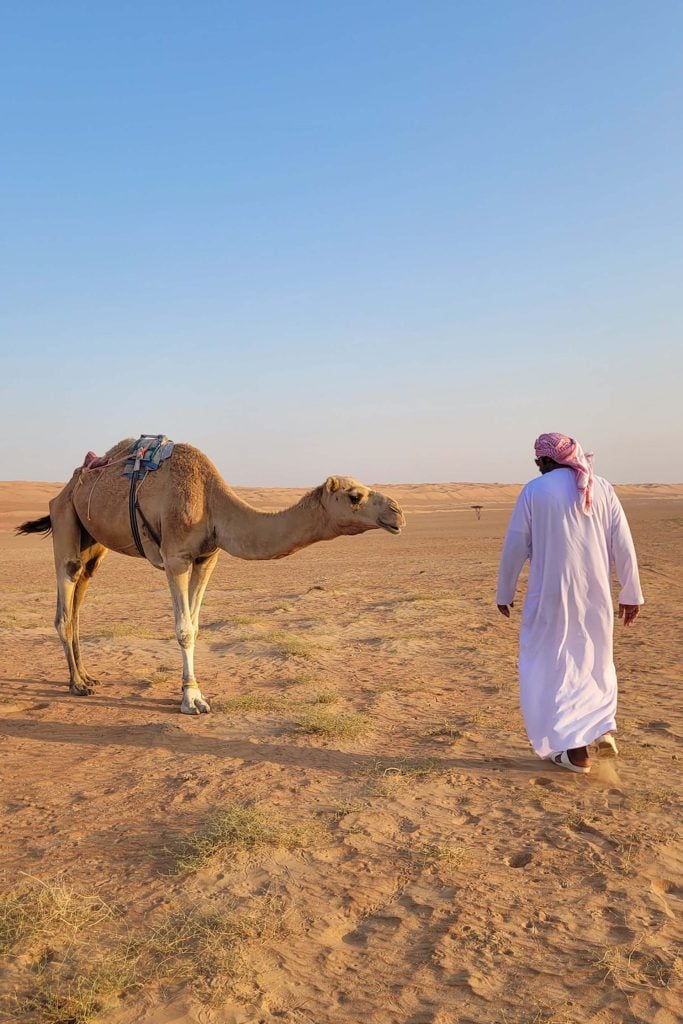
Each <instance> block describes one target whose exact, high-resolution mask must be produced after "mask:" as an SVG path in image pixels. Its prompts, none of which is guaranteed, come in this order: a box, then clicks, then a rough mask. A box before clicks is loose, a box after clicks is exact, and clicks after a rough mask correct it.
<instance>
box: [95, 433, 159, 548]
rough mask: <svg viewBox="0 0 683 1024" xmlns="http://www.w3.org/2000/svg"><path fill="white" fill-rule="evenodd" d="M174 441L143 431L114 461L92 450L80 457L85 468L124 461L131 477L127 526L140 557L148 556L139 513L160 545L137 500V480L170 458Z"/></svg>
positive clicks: (127, 472)
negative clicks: (125, 452)
mask: <svg viewBox="0 0 683 1024" xmlns="http://www.w3.org/2000/svg"><path fill="white" fill-rule="evenodd" d="M173 447H174V442H173V441H169V439H168V438H167V437H166V436H165V435H164V434H143V435H142V437H139V438H138V439H137V441H135V442H134V443H133V444H132V445H131V447H130V448H129V449H128V455H126V457H125V460H123V459H115V460H114V461H113V462H112V460H111V459H108V458H106V456H104V457H100V456H98V455H97V454H96V453H95V452H88V454H87V455H86V457H85V459H84V460H83V468H84V469H104V468H105V467H106V466H111V465H113V464H114V463H116V462H122V461H124V462H125V465H124V468H123V475H124V476H127V477H129V478H130V490H129V492H128V514H129V517H130V528H131V532H132V534H133V540H134V541H135V547H136V548H137V549H138V552H139V553H140V554H141V555H142V557H143V558H147V555H146V554H145V549H144V547H143V546H142V538H141V536H140V528H139V526H138V516H140V518H141V519H142V523H143V525H144V527H145V529H146V530H147V532H148V533H149V535H150V537H151V538H152V540H153V541H154V543H155V544H156V545H157V547H159V545H160V544H161V539H160V538H159V537H157V535H156V533H155V532H154V530H153V529H152V527H151V526H150V524H149V523H148V522H147V520H146V519H145V516H144V515H143V512H142V509H141V508H140V505H139V504H138V484H140V483H142V481H143V480H144V479H145V477H146V476H147V473H149V472H151V471H153V470H155V469H158V468H159V466H160V465H161V463H162V462H165V461H166V459H168V458H170V457H171V455H172V454H173Z"/></svg>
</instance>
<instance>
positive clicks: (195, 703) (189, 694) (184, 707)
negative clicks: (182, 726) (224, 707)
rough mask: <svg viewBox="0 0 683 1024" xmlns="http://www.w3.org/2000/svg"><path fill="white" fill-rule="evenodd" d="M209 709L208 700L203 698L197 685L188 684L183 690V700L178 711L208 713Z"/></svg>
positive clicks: (187, 713) (191, 713)
mask: <svg viewBox="0 0 683 1024" xmlns="http://www.w3.org/2000/svg"><path fill="white" fill-rule="evenodd" d="M210 711H211V708H210V706H209V702H208V701H206V700H204V698H203V696H202V691H201V690H200V689H199V687H198V686H188V687H186V688H185V689H184V690H183V702H182V704H181V705H180V712H181V714H183V715H208V714H209V712H210Z"/></svg>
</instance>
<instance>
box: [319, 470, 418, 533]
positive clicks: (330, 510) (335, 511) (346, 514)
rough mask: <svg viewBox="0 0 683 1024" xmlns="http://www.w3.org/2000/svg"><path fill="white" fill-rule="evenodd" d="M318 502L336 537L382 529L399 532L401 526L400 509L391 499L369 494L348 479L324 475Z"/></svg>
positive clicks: (366, 488) (361, 486) (372, 492)
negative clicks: (333, 528) (319, 501)
mask: <svg viewBox="0 0 683 1024" xmlns="http://www.w3.org/2000/svg"><path fill="white" fill-rule="evenodd" d="M321 491H322V493H321V501H322V504H323V506H324V508H325V510H326V512H327V514H328V516H329V519H330V521H331V523H332V524H333V525H334V527H335V531H336V533H338V534H344V535H350V534H354V533H365V531H366V530H386V531H387V532H388V533H400V532H401V530H402V528H403V527H404V526H405V519H404V517H403V513H402V512H401V509H400V508H399V507H398V505H397V504H396V502H395V501H394V500H393V499H392V498H387V496H386V494H380V492H379V491H371V490H370V488H369V487H365V485H364V484H359V483H358V481H357V480H354V479H353V477H350V476H328V478H327V480H326V481H325V483H324V484H323V485H322V489H321Z"/></svg>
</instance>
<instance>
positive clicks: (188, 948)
mask: <svg viewBox="0 0 683 1024" xmlns="http://www.w3.org/2000/svg"><path fill="white" fill-rule="evenodd" d="M288 932H289V927H288V915H287V913H286V911H285V906H284V903H283V901H282V899H281V898H280V897H279V896H278V895H277V894H273V893H271V892H268V893H266V894H264V895H262V896H260V897H251V899H250V901H249V908H248V909H244V908H240V907H238V906H237V905H236V904H234V905H233V906H231V907H230V908H229V909H228V910H227V911H223V912H212V913H206V912H205V911H202V910H197V909H194V908H193V909H191V910H188V911H183V912H180V913H176V914H171V915H169V916H168V917H167V918H165V919H164V920H162V921H161V923H160V924H158V925H157V926H156V927H155V928H153V929H152V930H151V931H150V932H149V933H148V934H147V935H145V936H144V938H143V939H142V940H140V941H139V942H138V943H137V944H136V952H137V956H138V958H139V961H140V963H141V973H142V974H143V975H144V976H145V977H146V978H149V979H153V980H156V981H164V980H173V981H174V982H175V981H190V982H191V983H192V985H193V987H194V988H195V990H196V991H197V994H198V995H199V996H200V998H201V999H202V1001H203V1002H207V1003H213V1004H216V1003H219V1002H222V1001H223V1000H224V999H225V997H226V995H227V993H228V991H229V990H230V988H231V986H232V985H233V984H234V983H235V982H236V981H237V980H239V979H242V978H244V977H245V976H246V975H248V973H249V959H250V957H251V956H252V955H253V951H254V949H255V947H256V946H258V944H261V943H264V942H267V941H269V940H271V939H279V938H283V937H284V936H286V935H287V934H288Z"/></svg>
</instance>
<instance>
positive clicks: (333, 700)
mask: <svg viewBox="0 0 683 1024" xmlns="http://www.w3.org/2000/svg"><path fill="white" fill-rule="evenodd" d="M312 700H313V703H314V704H337V703H338V702H339V701H340V700H341V697H340V695H339V694H338V693H335V691H334V690H318V691H317V692H316V693H314V694H313V696H312Z"/></svg>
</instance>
